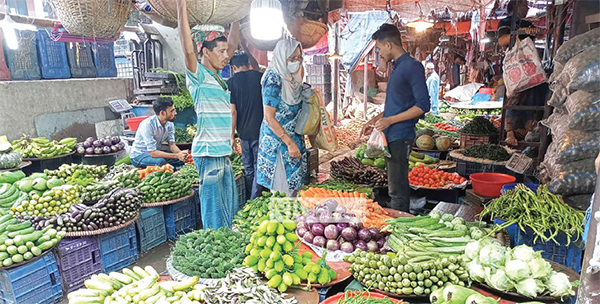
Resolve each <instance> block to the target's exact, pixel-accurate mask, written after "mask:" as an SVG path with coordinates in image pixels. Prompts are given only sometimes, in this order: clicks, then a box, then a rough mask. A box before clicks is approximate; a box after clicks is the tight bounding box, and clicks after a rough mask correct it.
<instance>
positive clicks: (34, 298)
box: [0, 252, 63, 304]
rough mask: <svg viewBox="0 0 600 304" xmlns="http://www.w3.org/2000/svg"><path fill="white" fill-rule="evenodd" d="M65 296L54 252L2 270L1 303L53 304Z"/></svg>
mask: <svg viewBox="0 0 600 304" xmlns="http://www.w3.org/2000/svg"><path fill="white" fill-rule="evenodd" d="M62 296H63V291H62V286H61V283H60V274H59V271H58V266H57V265H56V259H55V258H54V254H53V253H52V252H48V253H47V254H46V255H44V256H43V257H41V258H39V259H37V260H35V261H32V262H29V263H27V264H24V265H21V266H18V267H15V268H12V269H9V270H4V271H0V303H1V304H52V303H57V302H58V301H60V299H61V298H62Z"/></svg>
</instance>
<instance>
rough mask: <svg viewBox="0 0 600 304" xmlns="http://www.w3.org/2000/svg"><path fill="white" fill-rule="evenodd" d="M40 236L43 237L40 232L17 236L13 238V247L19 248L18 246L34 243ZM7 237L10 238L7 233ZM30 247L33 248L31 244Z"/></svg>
mask: <svg viewBox="0 0 600 304" xmlns="http://www.w3.org/2000/svg"><path fill="white" fill-rule="evenodd" d="M32 228H33V227H32ZM42 235H43V233H42V232H41V231H33V232H31V233H29V234H21V235H17V236H16V237H15V245H17V246H19V245H24V244H25V243H27V242H35V241H37V240H38V239H39V238H41V237H42ZM9 236H10V233H9ZM31 246H33V243H31Z"/></svg>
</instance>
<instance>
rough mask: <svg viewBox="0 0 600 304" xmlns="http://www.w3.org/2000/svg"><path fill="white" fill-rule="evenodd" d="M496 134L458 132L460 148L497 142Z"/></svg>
mask: <svg viewBox="0 0 600 304" xmlns="http://www.w3.org/2000/svg"><path fill="white" fill-rule="evenodd" d="M497 143H498V135H473V134H462V133H461V134H460V148H461V149H466V148H468V147H471V146H475V145H480V144H497Z"/></svg>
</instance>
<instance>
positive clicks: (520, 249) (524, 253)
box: [512, 245, 536, 262]
mask: <svg viewBox="0 0 600 304" xmlns="http://www.w3.org/2000/svg"><path fill="white" fill-rule="evenodd" d="M512 254H513V256H514V257H515V258H516V259H519V260H521V261H525V262H529V261H531V259H533V258H534V257H535V255H536V253H535V251H533V248H531V247H529V246H527V245H520V246H517V247H515V248H513V250H512Z"/></svg>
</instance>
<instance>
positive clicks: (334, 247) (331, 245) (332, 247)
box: [326, 240, 340, 250]
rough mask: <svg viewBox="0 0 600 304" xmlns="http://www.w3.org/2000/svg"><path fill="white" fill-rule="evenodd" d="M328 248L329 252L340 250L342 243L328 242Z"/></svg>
mask: <svg viewBox="0 0 600 304" xmlns="http://www.w3.org/2000/svg"><path fill="white" fill-rule="evenodd" d="M326 247H327V250H340V243H338V241H336V240H328V241H327V245H326Z"/></svg>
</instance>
